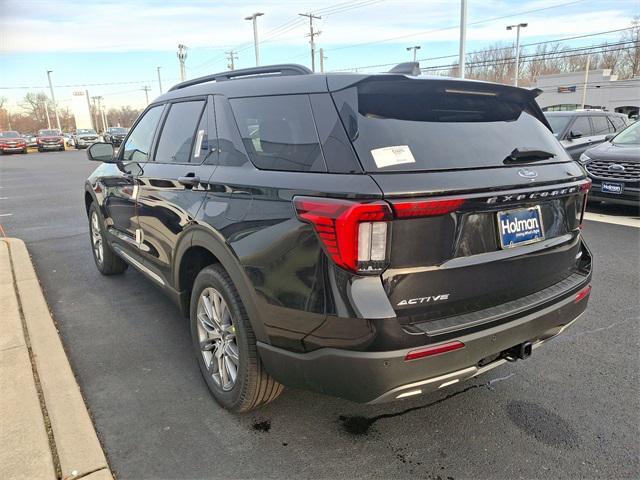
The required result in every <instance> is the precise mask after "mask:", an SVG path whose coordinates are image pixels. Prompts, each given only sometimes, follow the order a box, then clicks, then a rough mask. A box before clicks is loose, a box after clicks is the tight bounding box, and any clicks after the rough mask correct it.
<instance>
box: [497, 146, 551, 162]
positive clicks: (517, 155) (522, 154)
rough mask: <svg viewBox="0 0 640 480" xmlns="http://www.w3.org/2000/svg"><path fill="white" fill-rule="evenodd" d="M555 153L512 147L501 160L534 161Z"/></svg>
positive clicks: (544, 158) (549, 156)
mask: <svg viewBox="0 0 640 480" xmlns="http://www.w3.org/2000/svg"><path fill="white" fill-rule="evenodd" d="M555 156H556V154H555V153H551V152H547V151H546V150H535V149H530V148H514V149H513V151H512V152H511V153H510V154H509V156H507V158H505V159H504V160H503V163H518V162H535V161H538V160H546V159H547V158H552V157H555Z"/></svg>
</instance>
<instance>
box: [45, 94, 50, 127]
mask: <svg viewBox="0 0 640 480" xmlns="http://www.w3.org/2000/svg"><path fill="white" fill-rule="evenodd" d="M44 113H45V115H47V128H48V129H49V130H51V120H50V119H49V107H48V106H47V99H46V98H45V99H44Z"/></svg>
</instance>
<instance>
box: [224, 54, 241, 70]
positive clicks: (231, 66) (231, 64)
mask: <svg viewBox="0 0 640 480" xmlns="http://www.w3.org/2000/svg"><path fill="white" fill-rule="evenodd" d="M224 53H226V54H227V60H229V63H228V64H227V68H228V69H229V70H235V69H236V63H235V61H236V60H237V59H238V56H237V55H236V52H235V50H229V51H228V52H224Z"/></svg>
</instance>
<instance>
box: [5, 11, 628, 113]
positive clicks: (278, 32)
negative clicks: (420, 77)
mask: <svg viewBox="0 0 640 480" xmlns="http://www.w3.org/2000/svg"><path fill="white" fill-rule="evenodd" d="M467 3H468V13H467V22H468V28H467V52H470V51H473V50H478V49H482V48H486V47H487V46H489V45H491V44H495V43H496V42H502V43H504V44H507V43H510V42H513V41H514V37H515V34H514V32H513V31H507V30H506V28H505V27H506V26H507V25H509V24H516V23H520V22H527V23H528V27H527V28H525V29H523V30H522V43H523V44H527V43H535V42H541V41H548V40H560V39H563V38H568V37H574V36H579V35H586V34H591V33H597V32H604V31H609V30H617V29H621V28H625V27H628V26H630V22H631V20H632V18H633V16H634V15H640V2H639V1H636V0H578V1H575V0H574V1H571V0H519V1H518V0H468V2H467ZM254 12H262V13H264V15H263V16H261V17H259V18H258V32H259V38H260V57H261V58H260V60H261V64H263V65H266V64H273V63H301V64H304V65H307V66H310V63H311V62H310V47H309V43H308V42H309V38H308V37H306V36H305V35H307V34H308V33H309V24H308V20H307V19H304V18H302V17H299V16H298V15H297V14H298V13H305V12H313V13H315V14H317V15H319V16H321V17H322V18H321V19H320V20H315V21H314V23H315V28H316V30H319V31H320V32H321V33H320V35H319V36H318V37H316V44H317V48H320V47H322V48H323V49H324V55H325V57H326V60H325V70H327V71H332V70H339V69H352V68H354V67H363V66H368V65H380V64H388V63H394V62H398V63H399V62H403V61H409V60H411V58H412V57H411V55H412V53H411V52H408V51H407V50H406V48H407V47H410V46H415V45H419V46H420V47H421V48H420V50H419V51H418V59H419V60H422V61H421V66H423V67H424V66H429V65H442V64H443V63H449V62H451V61H454V60H456V58H455V55H457V52H458V48H459V22H460V0H351V1H346V0H315V1H308V0H301V1H291V0H279V1H271V0H262V1H244V0H236V1H233V0H217V1H205V0H174V1H173V2H167V1H157V0H107V1H97V0H70V1H65V0H59V1H42V0H0V96H2V97H6V98H7V99H8V106H9V108H10V109H11V110H13V111H19V104H20V99H21V98H22V97H24V95H25V94H26V93H27V92H45V93H47V94H48V93H49V90H48V83H47V74H46V71H47V70H52V74H51V75H52V79H53V84H54V87H55V92H56V99H57V101H58V103H59V104H60V105H61V106H63V107H64V106H69V105H70V102H71V94H72V92H73V91H74V90H85V89H86V90H88V91H89V95H90V96H95V95H101V96H103V98H104V100H103V102H104V103H105V105H106V106H107V108H110V107H118V106H121V105H130V106H132V107H135V108H142V107H144V106H145V105H146V98H145V92H144V91H143V90H142V88H143V87H144V86H149V87H150V88H151V90H150V91H149V99H150V100H151V99H153V98H154V97H156V96H158V95H159V93H160V92H159V84H158V77H157V67H160V74H161V78H162V86H163V89H164V90H166V89H167V88H169V87H170V86H171V85H173V84H175V83H177V82H178V81H179V64H178V59H177V55H176V52H177V46H178V44H180V43H182V44H185V45H187V46H188V50H187V60H186V67H187V78H194V77H198V76H201V75H206V74H210V73H215V72H219V71H223V70H226V69H227V64H228V60H227V59H226V58H225V57H226V55H225V52H227V51H229V50H235V51H237V52H238V53H237V56H238V59H237V60H236V61H235V66H236V68H243V67H251V66H254V65H255V55H254V49H253V30H252V25H251V22H250V21H247V20H244V18H245V17H246V16H248V15H251V14H252V13H254ZM619 35H620V34H619V33H610V34H606V35H598V36H593V37H589V38H583V39H574V40H567V41H566V45H567V46H571V47H574V46H575V47H580V46H585V45H590V44H600V43H603V42H605V41H609V42H611V41H615V40H617V39H618V38H619ZM444 55H454V57H452V58H450V59H445V60H442V59H435V60H429V59H430V58H432V57H439V56H444ZM316 61H317V62H319V60H316ZM388 68H389V67H373V68H369V69H361V71H367V72H374V71H384V70H385V69H388Z"/></svg>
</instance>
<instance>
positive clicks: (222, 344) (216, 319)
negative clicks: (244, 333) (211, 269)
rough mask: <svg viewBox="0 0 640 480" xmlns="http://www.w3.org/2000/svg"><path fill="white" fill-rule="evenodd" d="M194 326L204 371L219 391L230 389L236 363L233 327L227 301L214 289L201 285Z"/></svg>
mask: <svg viewBox="0 0 640 480" xmlns="http://www.w3.org/2000/svg"><path fill="white" fill-rule="evenodd" d="M197 329H198V341H199V344H200V351H201V354H202V359H203V360H204V364H205V366H206V368H207V372H208V373H209V375H211V377H212V378H213V381H214V382H215V383H216V384H217V385H218V386H219V387H220V388H222V390H224V391H229V390H231V389H232V388H233V386H234V385H235V383H236V379H237V378H238V368H239V365H240V361H239V349H238V343H237V340H236V329H235V326H234V324H233V318H232V316H231V311H230V310H229V307H228V306H227V302H226V301H225V300H224V298H223V297H222V295H221V294H220V292H218V291H217V290H216V289H215V288H212V287H209V288H205V289H204V290H203V291H202V293H201V294H200V298H199V299H198V309H197Z"/></svg>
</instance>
